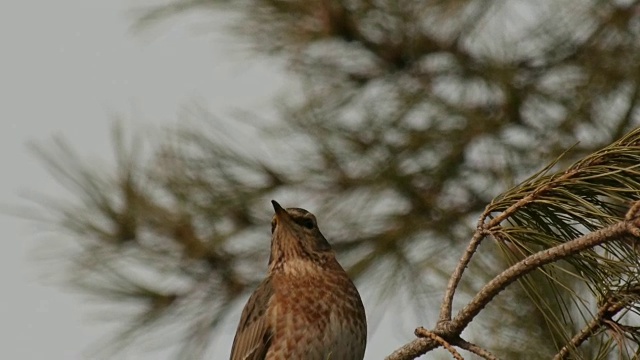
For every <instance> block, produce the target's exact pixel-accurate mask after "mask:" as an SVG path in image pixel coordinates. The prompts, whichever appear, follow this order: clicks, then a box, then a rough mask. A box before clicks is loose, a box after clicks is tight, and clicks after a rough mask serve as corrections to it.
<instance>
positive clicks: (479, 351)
mask: <svg viewBox="0 0 640 360" xmlns="http://www.w3.org/2000/svg"><path fill="white" fill-rule="evenodd" d="M454 345H456V346H457V347H459V348H460V349H465V350H467V351H469V352H472V353H474V354H476V355H478V356H480V357H481V358H483V359H487V360H498V358H497V357H496V356H495V355H493V354H492V353H490V352H489V350H487V349H483V348H481V347H480V346H478V345H476V344H473V343H470V342H468V341H466V340H463V339H458V340H457V341H456V342H454Z"/></svg>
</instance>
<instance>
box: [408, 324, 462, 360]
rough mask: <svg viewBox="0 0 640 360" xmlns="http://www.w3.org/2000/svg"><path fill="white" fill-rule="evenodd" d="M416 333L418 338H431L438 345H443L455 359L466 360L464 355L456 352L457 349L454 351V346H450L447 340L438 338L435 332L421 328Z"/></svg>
mask: <svg viewBox="0 0 640 360" xmlns="http://www.w3.org/2000/svg"><path fill="white" fill-rule="evenodd" d="M414 333H415V335H416V336H418V337H423V338H429V339H431V340H433V341H435V342H436V343H438V345H441V346H442V347H443V348H445V349H446V350H447V351H448V352H449V353H451V356H453V358H454V359H456V360H464V358H463V357H462V355H460V353H459V352H458V351H456V349H454V348H453V346H451V344H449V343H448V342H447V340H445V339H443V338H442V337H440V336H438V334H436V333H434V332H433V331H429V330H427V329H425V328H423V327H419V328H417V329H416V330H415V331H414Z"/></svg>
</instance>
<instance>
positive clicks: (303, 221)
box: [293, 217, 316, 229]
mask: <svg viewBox="0 0 640 360" xmlns="http://www.w3.org/2000/svg"><path fill="white" fill-rule="evenodd" d="M293 221H295V223H296V224H298V225H300V226H302V227H305V228H307V229H313V228H314V227H315V226H316V224H315V223H314V222H313V219H310V218H307V217H299V218H294V219H293Z"/></svg>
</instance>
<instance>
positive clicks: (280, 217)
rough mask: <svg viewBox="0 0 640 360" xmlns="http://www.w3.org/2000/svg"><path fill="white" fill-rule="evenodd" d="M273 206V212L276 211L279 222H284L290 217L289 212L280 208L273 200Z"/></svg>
mask: <svg viewBox="0 0 640 360" xmlns="http://www.w3.org/2000/svg"><path fill="white" fill-rule="evenodd" d="M271 204H272V205H273V210H275V211H276V218H277V219H278V220H284V219H285V218H287V217H288V215H289V214H288V213H287V210H285V209H284V208H283V207H282V206H280V204H278V202H277V201H275V200H271Z"/></svg>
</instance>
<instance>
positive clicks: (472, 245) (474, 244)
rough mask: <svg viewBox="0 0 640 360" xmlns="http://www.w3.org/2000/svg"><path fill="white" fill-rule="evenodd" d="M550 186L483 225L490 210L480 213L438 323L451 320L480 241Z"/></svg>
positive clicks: (445, 299) (451, 278) (549, 185)
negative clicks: (460, 286)
mask: <svg viewBox="0 0 640 360" xmlns="http://www.w3.org/2000/svg"><path fill="white" fill-rule="evenodd" d="M577 172H578V170H573V171H568V172H566V173H564V174H563V175H562V176H560V177H559V178H558V179H557V180H556V181H563V180H566V179H569V178H571V177H572V176H574V175H575V174H576V173H577ZM552 185H553V182H551V183H547V184H544V185H543V186H540V187H538V188H537V189H535V190H534V191H532V192H531V193H530V194H529V195H527V196H525V197H523V198H522V199H520V200H518V201H517V202H516V203H514V204H513V205H511V206H509V207H508V208H507V209H505V210H504V211H503V212H501V213H500V214H498V215H497V216H496V217H494V218H493V219H491V220H490V221H489V222H488V223H485V219H486V218H487V216H488V214H489V213H490V209H489V207H487V208H486V209H485V211H484V212H483V213H482V215H481V216H480V218H479V220H478V225H477V226H476V232H475V233H474V234H473V237H472V238H471V241H470V242H469V245H468V246H467V249H466V250H465V253H464V254H463V255H462V258H460V261H459V262H458V265H457V266H456V268H455V270H454V271H453V273H452V274H451V277H450V278H449V282H448V284H447V289H446V291H445V294H444V300H443V301H442V307H441V308H440V317H439V320H438V321H439V322H448V321H450V320H451V311H452V307H453V297H454V295H455V291H456V289H457V288H458V284H459V283H460V280H461V279H462V274H463V273H464V270H465V269H466V268H467V266H468V265H469V262H470V261H471V257H473V254H475V252H476V250H477V249H478V246H480V243H481V242H482V240H484V238H485V237H486V235H487V234H488V232H489V231H490V230H491V229H492V228H493V227H495V226H498V225H500V223H501V222H502V221H504V220H505V219H506V218H508V217H509V216H511V215H512V214H513V213H515V212H516V211H518V210H519V209H520V208H522V207H523V206H526V205H528V204H529V203H531V202H532V201H534V200H535V199H536V198H537V197H538V196H540V194H542V193H544V192H545V191H547V190H549V189H551V188H553V186H552Z"/></svg>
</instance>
